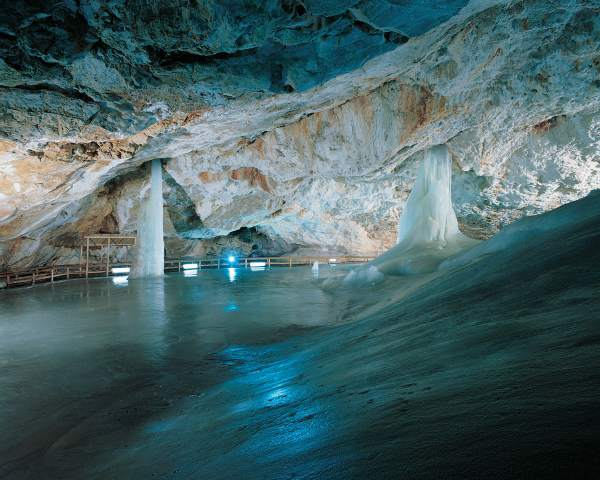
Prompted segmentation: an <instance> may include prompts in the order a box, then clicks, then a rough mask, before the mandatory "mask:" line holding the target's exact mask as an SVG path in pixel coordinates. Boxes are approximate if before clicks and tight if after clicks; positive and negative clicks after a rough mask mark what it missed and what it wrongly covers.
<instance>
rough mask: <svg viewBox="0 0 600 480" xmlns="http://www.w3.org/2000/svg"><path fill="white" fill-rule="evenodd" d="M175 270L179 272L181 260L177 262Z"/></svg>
mask: <svg viewBox="0 0 600 480" xmlns="http://www.w3.org/2000/svg"><path fill="white" fill-rule="evenodd" d="M177 271H178V272H181V260H179V261H178V262H177Z"/></svg>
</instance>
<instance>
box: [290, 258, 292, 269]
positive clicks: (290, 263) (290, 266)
mask: <svg viewBox="0 0 600 480" xmlns="http://www.w3.org/2000/svg"><path fill="white" fill-rule="evenodd" d="M290 268H292V257H290Z"/></svg>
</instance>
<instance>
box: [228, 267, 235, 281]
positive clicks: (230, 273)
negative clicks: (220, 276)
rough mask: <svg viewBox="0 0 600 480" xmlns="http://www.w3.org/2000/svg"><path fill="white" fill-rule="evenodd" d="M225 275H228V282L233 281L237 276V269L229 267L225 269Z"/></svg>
mask: <svg viewBox="0 0 600 480" xmlns="http://www.w3.org/2000/svg"><path fill="white" fill-rule="evenodd" d="M227 275H228V276H229V282H231V283H233V282H235V279H236V277H237V270H236V269H235V268H233V267H229V268H228V269H227Z"/></svg>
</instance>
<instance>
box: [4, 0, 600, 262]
mask: <svg viewBox="0 0 600 480" xmlns="http://www.w3.org/2000/svg"><path fill="white" fill-rule="evenodd" d="M438 3H439V2H434V1H393V0H370V1H351V0H347V1H340V0H328V1H323V0H321V1H317V0H311V1H308V0H306V1H303V2H300V1H297V2H293V1H283V2H281V1H258V0H256V1H226V2H218V1H207V0H205V1H202V0H197V1H192V0H190V1H183V0H180V1H167V0H162V1H148V0H138V1H128V2H125V1H121V2H119V1H108V2H99V1H87V2H86V1H80V2H77V3H76V2H73V1H68V0H63V1H61V2H31V1H28V2H16V5H15V8H14V10H11V11H7V10H6V9H5V10H4V12H2V13H1V14H0V15H2V17H0V52H1V59H0V91H1V95H0V118H1V119H2V121H1V122H0V266H2V265H5V266H6V265H25V264H30V263H44V262H48V261H53V260H62V259H63V258H65V257H66V255H67V252H68V250H69V249H68V248H66V247H68V246H69V244H70V243H76V242H77V238H76V237H77V235H81V234H86V233H94V232H97V231H98V229H99V228H100V227H101V226H102V225H104V226H106V225H108V224H110V228H112V229H118V230H120V231H122V232H132V231H135V230H136V228H137V224H136V220H137V209H138V205H139V201H140V198H141V196H143V195H144V194H145V189H146V185H147V168H146V167H145V166H144V163H145V162H147V161H148V160H150V159H153V158H163V159H165V162H164V168H165V172H166V175H165V178H166V180H165V189H166V190H165V206H166V209H167V211H168V213H169V215H167V218H168V219H169V220H168V223H169V224H168V225H167V235H168V237H169V238H170V242H169V241H168V242H167V245H168V248H171V249H172V251H173V252H177V253H182V252H183V253H185V252H188V251H191V250H190V249H192V250H193V249H194V248H196V249H197V248H198V247H197V245H196V244H199V243H202V242H198V241H197V240H194V239H210V238H222V237H221V236H224V235H227V234H229V233H230V232H239V231H240V229H242V230H243V229H247V228H255V229H256V233H255V234H254V235H259V236H260V237H261V239H262V240H261V241H262V242H263V243H265V244H266V243H270V244H272V245H276V246H277V248H280V249H286V250H293V249H322V248H324V249H330V250H332V251H335V250H337V251H341V252H344V251H347V252H353V253H359V252H372V251H376V250H381V249H383V248H385V247H387V246H389V245H391V244H392V243H393V240H394V231H395V228H396V223H397V219H398V215H399V213H400V211H401V209H402V205H403V202H404V200H405V199H406V196H407V194H408V192H409V190H410V188H411V186H412V182H413V180H414V173H415V165H416V163H417V162H418V161H419V159H420V158H421V155H422V151H423V149H424V148H425V147H427V146H429V145H431V144H435V143H447V144H448V146H449V148H450V151H451V153H452V156H453V162H454V170H455V172H454V187H453V200H454V203H455V207H456V210H457V213H458V216H459V220H460V222H461V227H462V229H463V230H464V231H466V232H467V233H470V234H471V235H475V236H487V235H490V234H491V233H493V232H494V231H496V230H497V229H498V228H499V227H501V226H502V225H504V224H506V223H508V222H510V221H512V220H513V219H515V218H518V217H519V216H522V215H529V214H534V213H538V212H542V211H545V210H548V209H551V208H554V207H556V206H558V205H561V204H563V203H565V202H568V201H572V200H575V199H577V198H580V197H581V196H583V195H585V194H587V193H588V192H589V191H590V190H591V189H593V188H599V187H600V165H599V163H600V115H599V114H598V111H599V109H600V50H599V48H598V45H600V4H599V2H596V1H574V0H573V1H543V2H542V1H539V0H537V1H533V0H530V1H492V0H489V1H486V0H478V1H471V2H470V3H468V4H467V5H465V3H466V2H464V1H448V2H445V3H444V6H443V7H440V6H439V5H436V4H438ZM107 228H108V227H107ZM206 241H207V240H203V242H206Z"/></svg>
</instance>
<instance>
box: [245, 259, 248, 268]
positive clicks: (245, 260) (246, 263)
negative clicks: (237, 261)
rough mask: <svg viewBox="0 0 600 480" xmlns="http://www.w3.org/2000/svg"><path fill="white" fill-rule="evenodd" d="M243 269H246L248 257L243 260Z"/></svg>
mask: <svg viewBox="0 0 600 480" xmlns="http://www.w3.org/2000/svg"><path fill="white" fill-rule="evenodd" d="M244 268H248V257H246V258H244Z"/></svg>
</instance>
